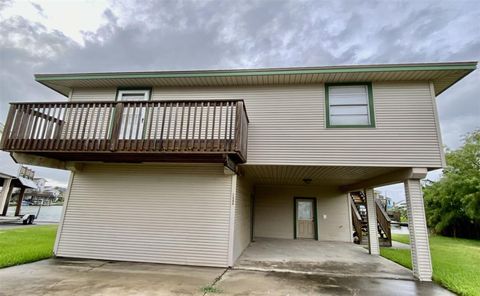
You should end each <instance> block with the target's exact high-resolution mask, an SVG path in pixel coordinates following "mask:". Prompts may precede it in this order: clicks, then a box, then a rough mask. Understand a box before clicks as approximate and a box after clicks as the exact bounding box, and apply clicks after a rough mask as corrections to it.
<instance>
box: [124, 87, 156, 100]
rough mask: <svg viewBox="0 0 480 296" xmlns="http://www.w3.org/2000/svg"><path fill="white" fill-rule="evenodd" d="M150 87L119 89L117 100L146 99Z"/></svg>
mask: <svg viewBox="0 0 480 296" xmlns="http://www.w3.org/2000/svg"><path fill="white" fill-rule="evenodd" d="M148 100H150V89H119V90H118V92H117V101H148Z"/></svg>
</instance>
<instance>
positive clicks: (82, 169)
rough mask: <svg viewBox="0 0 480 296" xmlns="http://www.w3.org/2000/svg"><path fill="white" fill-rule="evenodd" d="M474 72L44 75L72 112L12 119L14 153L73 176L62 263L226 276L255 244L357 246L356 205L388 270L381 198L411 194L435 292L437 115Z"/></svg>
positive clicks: (393, 69)
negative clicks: (432, 219)
mask: <svg viewBox="0 0 480 296" xmlns="http://www.w3.org/2000/svg"><path fill="white" fill-rule="evenodd" d="M475 68H476V63H475V62H454V63H429V64H389V65H361V66H334V67H312V68H283V69H248V70H218V71H217V70H205V71H175V72H117V73H79V74H39V75H36V76H35V79H36V80H37V81H38V82H39V83H41V84H43V85H45V86H47V87H49V88H51V89H53V90H54V91H56V92H58V93H60V94H62V95H64V96H65V97H66V100H67V101H66V102H39V103H35V102H33V103H12V104H11V109H10V112H9V115H8V119H7V122H6V125H5V133H4V136H3V139H2V143H1V147H2V149H3V150H5V151H8V152H10V153H11V154H12V157H13V158H15V159H16V160H17V161H18V162H22V163H28V164H32V165H43V166H49V167H54V168H61V169H69V170H71V171H72V172H73V173H72V174H71V178H70V183H69V192H68V194H67V201H66V206H65V211H64V214H63V216H62V220H61V227H60V228H59V234H58V236H57V240H56V243H55V250H54V251H55V254H56V255H57V256H62V257H77V258H96V259H106V260H126V261H143V262H159V263H169V264H188V265H204V266H223V267H226V266H232V265H233V264H234V263H235V261H236V260H237V258H238V257H239V256H240V254H242V252H243V251H244V250H245V248H247V247H248V245H249V243H250V242H251V241H252V240H253V239H255V238H256V237H270V238H281V239H311V240H319V241H340V242H352V241H353V236H352V233H354V232H355V230H356V229H357V228H356V227H357V225H360V224H358V223H357V224H352V215H353V217H354V218H355V219H359V220H361V221H362V222H366V221H365V220H364V219H363V217H361V215H360V214H359V215H358V216H357V215H356V213H355V212H354V208H355V206H352V197H351V194H350V193H351V192H361V193H359V194H358V202H359V203H362V204H363V206H364V209H365V211H366V213H365V215H366V219H367V220H368V225H367V228H368V235H369V238H370V239H369V240H368V241H369V250H370V253H371V254H373V255H378V254H379V241H378V235H379V233H378V231H379V227H378V226H379V224H378V223H380V222H379V221H380V220H379V218H381V216H383V215H384V213H383V212H381V211H380V212H378V213H379V215H380V216H378V217H377V210H376V209H377V205H376V202H375V199H374V190H373V188H374V187H379V186H382V185H386V184H391V183H397V182H403V183H404V184H405V190H406V196H407V201H406V205H407V208H408V213H409V227H410V240H411V241H412V265H413V272H414V275H415V276H416V277H417V278H418V279H420V280H430V279H431V275H432V269H431V260H430V250H429V244H428V232H427V227H426V222H425V215H424V206H423V197H422V190H421V184H420V179H422V178H424V177H425V175H426V174H427V172H428V171H429V170H434V169H438V168H441V167H443V166H444V165H445V158H444V155H443V150H442V140H441V134H440V129H439V124H438V115H437V111H436V102H435V99H436V96H438V95H440V94H441V93H442V92H443V91H445V90H446V89H447V88H449V87H451V86H452V85H454V84H455V83H456V82H457V81H459V80H460V79H462V77H464V76H465V75H467V74H468V73H470V72H472V71H473V70H474V69H475ZM352 213H353V214H352ZM355 219H354V220H353V221H356V220H355ZM359 227H362V226H361V225H360V226H359ZM359 231H360V232H361V230H359Z"/></svg>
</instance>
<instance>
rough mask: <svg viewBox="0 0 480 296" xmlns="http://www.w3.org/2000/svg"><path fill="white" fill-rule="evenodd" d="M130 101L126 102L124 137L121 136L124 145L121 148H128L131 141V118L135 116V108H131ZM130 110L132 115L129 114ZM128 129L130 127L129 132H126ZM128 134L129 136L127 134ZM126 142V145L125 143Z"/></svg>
mask: <svg viewBox="0 0 480 296" xmlns="http://www.w3.org/2000/svg"><path fill="white" fill-rule="evenodd" d="M131 109H132V105H131V103H127V116H126V117H125V123H124V133H125V137H124V138H123V142H124V146H123V147H122V150H128V148H129V147H130V146H131V141H132V131H133V124H132V122H133V119H134V116H135V108H134V109H133V110H131ZM130 111H133V112H132V115H131V116H130ZM128 129H130V132H127V131H128ZM127 135H129V136H127ZM127 144H128V145H127Z"/></svg>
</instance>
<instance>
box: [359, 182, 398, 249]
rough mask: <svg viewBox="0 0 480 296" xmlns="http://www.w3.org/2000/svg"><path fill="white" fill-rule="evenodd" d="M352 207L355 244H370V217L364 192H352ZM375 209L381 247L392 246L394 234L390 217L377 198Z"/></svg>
mask: <svg viewBox="0 0 480 296" xmlns="http://www.w3.org/2000/svg"><path fill="white" fill-rule="evenodd" d="M350 197H351V198H350V205H351V208H352V223H353V229H354V231H355V233H354V237H355V240H354V242H355V243H357V244H361V245H367V244H368V215H367V198H366V196H365V193H364V192H363V191H356V192H350ZM375 209H376V214H377V227H378V239H379V242H380V245H381V246H384V247H391V246H392V234H391V225H390V217H389V216H388V214H387V211H386V210H385V208H384V206H383V204H382V203H381V201H380V200H379V199H377V198H375Z"/></svg>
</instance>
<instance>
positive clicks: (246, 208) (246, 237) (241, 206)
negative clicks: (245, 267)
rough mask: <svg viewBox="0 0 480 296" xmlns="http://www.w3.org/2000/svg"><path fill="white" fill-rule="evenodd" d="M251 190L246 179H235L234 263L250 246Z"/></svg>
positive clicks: (249, 183)
mask: <svg viewBox="0 0 480 296" xmlns="http://www.w3.org/2000/svg"><path fill="white" fill-rule="evenodd" d="M252 189H253V188H252V184H251V182H250V181H249V180H248V179H247V178H245V177H237V188H236V195H235V231H234V234H235V237H234V245H233V261H234V262H235V260H236V259H237V258H238V257H239V256H240V255H241V254H242V252H243V250H245V248H246V247H248V245H249V244H250V238H251V237H250V232H251V194H252Z"/></svg>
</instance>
